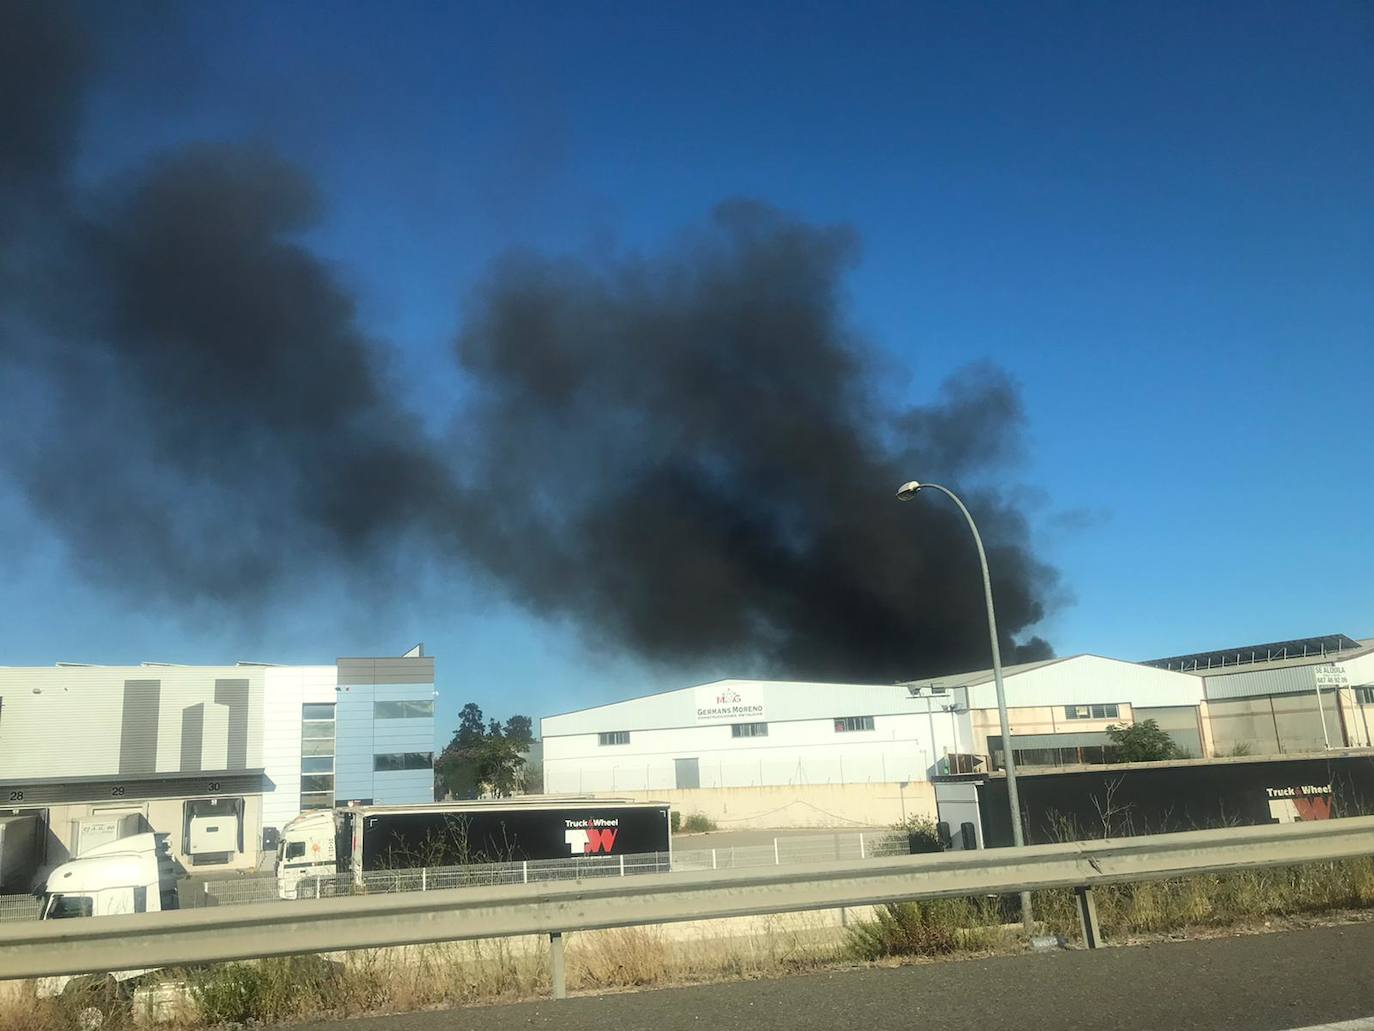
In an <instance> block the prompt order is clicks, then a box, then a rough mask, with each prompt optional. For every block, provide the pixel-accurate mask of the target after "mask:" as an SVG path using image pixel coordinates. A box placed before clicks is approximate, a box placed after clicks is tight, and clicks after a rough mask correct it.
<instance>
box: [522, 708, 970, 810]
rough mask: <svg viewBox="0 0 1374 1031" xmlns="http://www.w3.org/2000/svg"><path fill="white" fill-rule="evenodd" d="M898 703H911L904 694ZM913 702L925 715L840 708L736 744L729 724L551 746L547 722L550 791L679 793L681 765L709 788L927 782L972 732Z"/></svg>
mask: <svg viewBox="0 0 1374 1031" xmlns="http://www.w3.org/2000/svg"><path fill="white" fill-rule="evenodd" d="M900 693H901V695H902V696H903V697H904V698H905V699H906V700H907V701H908V702H909V701H913V700H912V699H910V697H909V696H907V695H906V691H905V689H901V691H900ZM894 694H895V693H894ZM915 701H916V702H917V705H918V706H919V709H920V711H919V712H915V713H911V712H908V713H887V714H874V713H872V712H865V711H863V710H862V709H860V708H858V703H857V702H856V703H853V704H839V703H836V704H835V705H832V706H831V709H832V710H833V712H832V714H831V715H829V716H827V717H826V718H824V719H808V720H767V721H760V722H767V724H768V736H767V737H749V738H736V737H732V736H731V730H730V724H728V723H726V724H716V725H705V726H692V727H679V728H666V729H656V730H631V731H630V732H629V733H630V741H629V743H628V744H625V745H601V744H599V743H598V737H597V734H596V733H588V734H571V735H562V736H553V737H551V736H549V733H548V728H549V721H547V720H546V721H545V722H544V729H543V733H544V788H545V790H546V791H549V792H592V791H599V792H613V791H632V790H666V789H672V788H675V787H676V786H677V780H676V768H675V763H674V760H675V759H691V758H695V759H696V760H697V765H698V770H699V776H700V786H701V787H702V788H730V787H755V786H761V785H814V784H865V783H885V782H886V783H891V782H894V781H902V780H926V779H927V776H928V770H929V767H930V766H931V765H932V764H933V763H935V762H936V761H937V760H939V759H940V758H942V757H943V756H944V755H945V754H946V753H947V752H949V751H959V750H960V743H961V742H966V741H967V740H968V737H969V728H968V722H967V717H966V716H961V717H951V715H950V714H949V713H946V712H942V711H940V709H939V703H938V702H937V703H936V705H935V707H934V711H933V712H932V713H931V714H930V715H929V716H927V714H926V712H925V704H926V703H925V700H924V699H918V700H915ZM902 704H905V702H903V703H902ZM865 715H873V718H874V729H873V730H871V731H846V732H837V731H836V730H835V718H836V717H839V716H865ZM606 729H607V730H612V729H620V728H619V727H617V726H615V725H610V726H607V727H606ZM932 730H933V732H934V736H933V738H932Z"/></svg>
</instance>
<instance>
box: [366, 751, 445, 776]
mask: <svg viewBox="0 0 1374 1031" xmlns="http://www.w3.org/2000/svg"><path fill="white" fill-rule="evenodd" d="M433 765H434V753H433V752H387V753H385V754H384V755H374V756H373V757H372V769H373V770H375V771H376V772H377V773H394V772H396V771H397V770H428V769H430V768H431V767H433Z"/></svg>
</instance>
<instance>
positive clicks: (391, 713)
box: [372, 698, 434, 720]
mask: <svg viewBox="0 0 1374 1031" xmlns="http://www.w3.org/2000/svg"><path fill="white" fill-rule="evenodd" d="M433 716H434V699H433V698H424V699H417V700H415V701H401V702H373V703H372V718H373V719H377V720H419V719H431V718H433Z"/></svg>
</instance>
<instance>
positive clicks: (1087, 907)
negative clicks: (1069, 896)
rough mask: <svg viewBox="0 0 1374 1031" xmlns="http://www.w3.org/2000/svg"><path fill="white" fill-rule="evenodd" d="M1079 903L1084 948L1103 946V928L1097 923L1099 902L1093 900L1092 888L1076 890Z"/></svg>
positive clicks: (1075, 894)
mask: <svg viewBox="0 0 1374 1031" xmlns="http://www.w3.org/2000/svg"><path fill="white" fill-rule="evenodd" d="M1073 893H1074V896H1075V898H1076V899H1077V901H1078V927H1079V929H1080V930H1081V931H1082V932H1083V946H1084V948H1089V949H1096V948H1100V947H1101V945H1102V927H1101V925H1100V924H1098V922H1097V902H1096V901H1095V900H1094V899H1093V890H1092V889H1091V888H1074V890H1073Z"/></svg>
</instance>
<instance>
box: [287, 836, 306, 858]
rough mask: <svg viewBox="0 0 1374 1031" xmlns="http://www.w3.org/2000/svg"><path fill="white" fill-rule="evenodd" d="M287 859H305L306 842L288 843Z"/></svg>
mask: <svg viewBox="0 0 1374 1031" xmlns="http://www.w3.org/2000/svg"><path fill="white" fill-rule="evenodd" d="M286 858H287V859H288V860H291V859H304V858H305V842H303V841H288V842H287V843H286Z"/></svg>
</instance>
